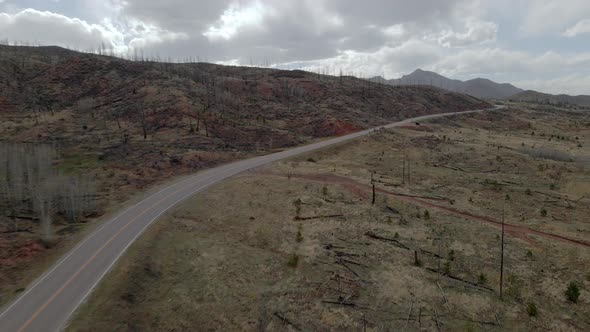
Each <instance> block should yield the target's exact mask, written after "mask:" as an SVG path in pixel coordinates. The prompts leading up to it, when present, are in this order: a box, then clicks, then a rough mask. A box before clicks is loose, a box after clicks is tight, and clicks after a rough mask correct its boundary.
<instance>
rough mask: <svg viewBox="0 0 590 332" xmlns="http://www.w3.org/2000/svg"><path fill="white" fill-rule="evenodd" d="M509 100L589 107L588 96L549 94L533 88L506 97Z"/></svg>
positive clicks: (589, 98) (589, 97) (589, 99)
mask: <svg viewBox="0 0 590 332" xmlns="http://www.w3.org/2000/svg"><path fill="white" fill-rule="evenodd" d="M506 99H508V100H510V101H525V102H534V103H541V104H551V105H557V106H562V107H568V106H571V105H577V106H582V107H585V108H589V107H590V96H587V95H580V96H570V95H551V94H548V93H542V92H537V91H533V90H526V91H522V92H519V93H517V94H515V95H513V96H510V97H508V98H506Z"/></svg>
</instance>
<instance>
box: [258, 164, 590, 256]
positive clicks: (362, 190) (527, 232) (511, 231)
mask: <svg viewBox="0 0 590 332" xmlns="http://www.w3.org/2000/svg"><path fill="white" fill-rule="evenodd" d="M259 174H260V175H271V176H280V177H286V176H285V175H282V174H274V173H268V172H260V173H259ZM290 177H291V178H297V179H304V180H310V181H314V182H321V183H330V184H337V185H340V186H342V187H344V188H346V189H347V190H349V191H350V192H352V193H354V194H355V195H357V196H359V197H361V198H365V199H367V198H368V197H369V194H368V193H369V192H370V191H371V190H372V187H371V186H369V185H367V184H364V183H360V182H358V181H355V180H353V179H350V178H347V177H343V176H339V175H333V174H291V175H290ZM375 191H377V192H379V193H383V194H387V195H389V196H392V197H395V198H397V199H399V200H402V201H405V202H410V203H414V204H418V205H421V206H427V207H429V208H433V209H436V210H439V211H444V212H447V213H450V214H453V215H456V216H459V217H463V218H465V219H469V220H474V221H479V222H482V223H485V224H488V225H491V226H494V227H497V228H501V227H502V222H501V221H497V220H494V219H492V218H489V217H485V216H479V215H476V214H473V213H471V212H467V211H461V210H459V209H456V208H452V207H447V206H442V205H438V204H435V203H433V202H432V201H435V199H432V200H431V199H424V198H418V197H411V196H408V195H405V194H400V193H394V192H391V191H388V190H385V189H383V188H378V187H376V188H375ZM504 230H505V232H506V233H507V234H508V235H511V236H513V237H516V238H519V239H522V240H524V241H526V242H528V243H530V244H536V243H535V241H534V240H533V239H532V238H531V236H532V235H534V236H538V237H542V238H546V239H550V240H555V241H560V242H564V243H568V244H574V245H579V246H583V247H588V248H590V242H586V241H582V240H578V239H574V238H570V237H566V236H562V235H558V234H553V233H548V232H543V231H540V230H536V229H533V228H530V227H526V226H520V225H514V224H508V223H505V224H504Z"/></svg>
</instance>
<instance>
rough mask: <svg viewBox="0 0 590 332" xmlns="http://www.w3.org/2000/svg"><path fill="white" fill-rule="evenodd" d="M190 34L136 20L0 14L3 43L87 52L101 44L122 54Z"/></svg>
mask: <svg viewBox="0 0 590 332" xmlns="http://www.w3.org/2000/svg"><path fill="white" fill-rule="evenodd" d="M182 38H186V35H184V34H181V33H174V32H170V31H165V30H163V29H161V28H159V27H157V26H154V25H151V24H146V23H143V22H140V21H137V20H134V19H130V20H128V21H126V23H125V24H120V23H118V22H113V21H112V20H111V19H110V18H105V19H103V20H102V21H101V22H100V23H97V24H90V23H88V22H86V21H84V20H81V19H78V18H70V17H67V16H64V15H61V14H56V13H52V12H49V11H38V10H35V9H31V8H28V9H24V10H22V11H19V12H17V13H15V14H7V13H0V40H9V41H15V42H28V43H33V44H37V43H39V44H41V45H58V46H64V47H71V48H75V49H80V50H83V51H88V50H96V49H97V48H98V47H100V46H101V45H104V46H105V47H107V48H109V49H113V50H114V51H115V52H118V53H126V52H129V51H130V49H131V48H134V47H146V46H149V45H152V44H157V43H162V42H164V41H169V40H177V39H182Z"/></svg>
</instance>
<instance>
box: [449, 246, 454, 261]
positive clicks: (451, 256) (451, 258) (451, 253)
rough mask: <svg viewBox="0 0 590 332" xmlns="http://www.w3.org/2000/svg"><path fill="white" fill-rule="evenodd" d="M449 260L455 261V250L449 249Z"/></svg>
mask: <svg viewBox="0 0 590 332" xmlns="http://www.w3.org/2000/svg"><path fill="white" fill-rule="evenodd" d="M449 260H450V261H454V260H455V250H453V249H451V251H449Z"/></svg>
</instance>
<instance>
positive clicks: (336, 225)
mask: <svg viewBox="0 0 590 332" xmlns="http://www.w3.org/2000/svg"><path fill="white" fill-rule="evenodd" d="M589 141H590V115H589V114H587V113H573V112H572V113H567V114H563V113H560V112H553V111H529V110H527V109H526V105H514V107H512V108H511V109H508V110H505V111H494V112H487V113H482V114H475V115H462V116H459V117H455V118H450V119H438V120H435V121H432V122H430V123H421V124H419V125H413V126H408V127H405V128H400V129H395V130H388V131H381V132H378V133H376V134H374V135H371V136H370V137H367V138H364V139H361V140H358V141H355V142H350V143H347V144H343V145H341V146H338V147H336V148H331V149H326V150H324V151H321V152H317V153H313V154H310V155H307V156H305V157H301V158H297V159H293V160H289V161H285V162H281V163H277V164H274V165H272V166H269V167H267V168H264V169H260V170H258V171H256V172H251V173H248V174H243V175H241V176H239V177H236V178H233V179H231V180H229V181H226V182H224V183H222V184H220V185H217V186H215V187H214V188H212V189H210V190H208V191H207V192H206V193H202V194H198V195H197V196H195V197H194V198H192V199H190V200H189V201H187V202H185V203H184V204H183V205H182V206H181V207H179V208H178V209H176V210H175V211H174V212H171V213H169V215H168V216H167V217H166V218H164V220H161V221H160V222H158V223H157V224H155V225H154V226H153V227H152V228H150V229H149V230H148V232H146V234H144V235H143V237H142V238H141V239H140V240H138V241H137V242H136V243H135V244H134V245H133V246H132V247H131V249H130V251H129V252H128V254H127V255H126V256H125V257H123V258H122V259H121V261H120V262H119V263H118V265H117V267H116V268H115V269H114V270H113V271H112V272H111V273H110V274H109V275H108V277H107V278H106V279H105V280H104V281H103V283H102V284H101V286H100V287H99V288H98V289H97V290H96V292H95V293H94V294H93V295H92V296H91V298H90V299H89V300H88V303H87V304H86V305H84V306H83V307H82V308H81V310H80V311H79V313H78V315H77V317H76V318H74V320H73V322H72V323H71V325H70V327H69V329H70V330H73V331H90V330H113V331H116V330H163V329H165V330H187V329H191V328H195V327H196V326H198V327H199V328H200V329H202V330H216V329H224V330H334V329H336V330H351V331H352V330H354V331H358V330H360V329H363V328H366V329H367V330H369V331H370V330H396V329H404V330H445V331H447V330H448V331H451V330H452V331H454V330H465V331H471V330H490V331H492V330H500V329H501V328H503V329H508V330H540V329H549V330H557V331H571V330H580V331H583V330H588V328H590V305H589V304H590V293H589V292H588V289H589V287H590V235H589V234H590V219H589V216H590V207H589V206H590V149H589V148H588V147H587V144H588V142H589ZM404 160H406V163H404ZM404 164H405V165H404ZM403 173H405V174H406V175H405V176H402V174H403ZM371 174H373V175H371ZM371 178H372V179H373V183H374V184H375V202H374V204H373V203H372V201H373V197H372V182H371ZM502 215H504V220H505V222H506V225H505V246H504V276H503V278H504V284H503V285H504V287H503V298H502V299H500V297H499V287H498V286H499V281H500V280H499V279H500V274H499V265H500V256H501V223H500V221H501V220H502ZM570 282H575V283H576V284H577V285H578V288H579V289H580V296H579V298H578V299H577V303H573V302H572V301H570V300H568V299H567V298H566V296H565V294H564V292H565V290H566V288H567V287H568V284H569V283H570Z"/></svg>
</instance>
